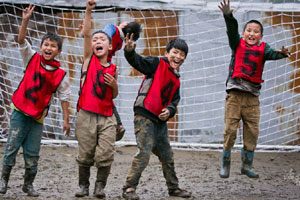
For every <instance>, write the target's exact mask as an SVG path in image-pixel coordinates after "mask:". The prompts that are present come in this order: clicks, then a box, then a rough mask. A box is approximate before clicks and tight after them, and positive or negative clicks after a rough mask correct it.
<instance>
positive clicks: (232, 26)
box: [224, 14, 241, 51]
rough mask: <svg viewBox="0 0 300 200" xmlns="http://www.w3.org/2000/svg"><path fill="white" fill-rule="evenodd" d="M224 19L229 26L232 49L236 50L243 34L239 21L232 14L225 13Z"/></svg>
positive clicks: (228, 32)
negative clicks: (240, 30) (240, 32)
mask: <svg viewBox="0 0 300 200" xmlns="http://www.w3.org/2000/svg"><path fill="white" fill-rule="evenodd" d="M224 19H225V23H226V28H227V35H228V40H229V46H230V48H231V50H233V51H235V50H236V48H237V46H238V44H239V42H240V40H241V36H240V34H239V28H238V22H237V20H236V19H235V18H234V16H233V15H232V14H229V15H224Z"/></svg>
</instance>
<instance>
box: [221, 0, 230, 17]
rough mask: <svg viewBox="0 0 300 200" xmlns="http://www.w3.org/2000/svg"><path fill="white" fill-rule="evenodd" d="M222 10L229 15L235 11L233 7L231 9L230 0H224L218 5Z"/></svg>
mask: <svg viewBox="0 0 300 200" xmlns="http://www.w3.org/2000/svg"><path fill="white" fill-rule="evenodd" d="M218 7H219V8H220V10H221V11H222V12H223V14H224V15H229V14H231V13H232V12H233V9H230V0H228V1H227V3H226V0H223V2H222V1H221V2H220V5H218Z"/></svg>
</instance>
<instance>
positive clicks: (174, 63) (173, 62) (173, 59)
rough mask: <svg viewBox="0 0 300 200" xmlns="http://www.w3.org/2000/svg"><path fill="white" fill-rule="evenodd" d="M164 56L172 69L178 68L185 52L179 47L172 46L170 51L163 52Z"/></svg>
mask: <svg viewBox="0 0 300 200" xmlns="http://www.w3.org/2000/svg"><path fill="white" fill-rule="evenodd" d="M165 56H166V57H167V58H168V61H169V63H170V66H171V67H172V68H173V69H178V68H179V67H180V66H181V65H182V63H183V62H184V60H185V53H184V51H181V50H180V49H176V48H174V47H173V48H172V49H170V52H167V51H166V52H165Z"/></svg>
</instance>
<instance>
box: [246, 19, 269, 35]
mask: <svg viewBox="0 0 300 200" xmlns="http://www.w3.org/2000/svg"><path fill="white" fill-rule="evenodd" d="M251 23H255V24H258V25H259V26H260V32H261V34H263V32H264V27H263V25H262V24H261V23H260V22H259V21H257V20H255V19H252V20H250V21H248V22H247V23H246V24H245V26H244V29H243V31H244V32H245V30H246V27H247V25H248V24H251Z"/></svg>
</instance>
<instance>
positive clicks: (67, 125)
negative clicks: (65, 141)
mask: <svg viewBox="0 0 300 200" xmlns="http://www.w3.org/2000/svg"><path fill="white" fill-rule="evenodd" d="M63 132H64V134H65V136H70V123H69V122H66V121H64V124H63Z"/></svg>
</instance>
